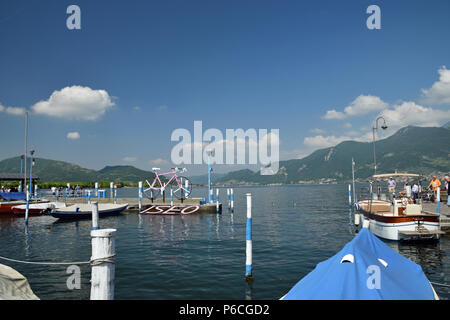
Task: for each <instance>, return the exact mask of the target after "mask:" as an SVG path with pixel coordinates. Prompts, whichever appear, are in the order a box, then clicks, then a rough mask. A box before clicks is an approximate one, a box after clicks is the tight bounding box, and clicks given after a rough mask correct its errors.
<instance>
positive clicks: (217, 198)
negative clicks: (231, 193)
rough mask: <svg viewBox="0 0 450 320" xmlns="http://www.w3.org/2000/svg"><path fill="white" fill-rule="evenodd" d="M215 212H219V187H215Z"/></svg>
mask: <svg viewBox="0 0 450 320" xmlns="http://www.w3.org/2000/svg"><path fill="white" fill-rule="evenodd" d="M216 212H217V213H219V188H217V189H216Z"/></svg>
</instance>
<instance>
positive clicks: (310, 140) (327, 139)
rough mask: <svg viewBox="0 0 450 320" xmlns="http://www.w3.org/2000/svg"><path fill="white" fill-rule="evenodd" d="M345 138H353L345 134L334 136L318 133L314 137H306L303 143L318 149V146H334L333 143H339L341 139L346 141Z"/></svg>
mask: <svg viewBox="0 0 450 320" xmlns="http://www.w3.org/2000/svg"><path fill="white" fill-rule="evenodd" d="M346 140H354V139H352V138H350V137H347V136H340V137H336V136H322V135H318V136H315V137H306V138H305V139H304V140H303V143H304V144H305V145H306V146H308V147H311V148H316V149H319V148H327V147H331V146H335V145H337V144H339V143H341V142H342V141H346Z"/></svg>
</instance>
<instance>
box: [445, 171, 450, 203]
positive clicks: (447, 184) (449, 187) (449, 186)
mask: <svg viewBox="0 0 450 320" xmlns="http://www.w3.org/2000/svg"><path fill="white" fill-rule="evenodd" d="M445 188H446V189H447V206H449V207H450V177H449V176H445Z"/></svg>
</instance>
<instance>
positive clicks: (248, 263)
mask: <svg viewBox="0 0 450 320" xmlns="http://www.w3.org/2000/svg"><path fill="white" fill-rule="evenodd" d="M245 255H246V261H245V278H246V279H250V278H253V274H252V264H253V261H252V194H251V193H247V228H246V248H245Z"/></svg>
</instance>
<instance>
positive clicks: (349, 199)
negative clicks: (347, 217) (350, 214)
mask: <svg viewBox="0 0 450 320" xmlns="http://www.w3.org/2000/svg"><path fill="white" fill-rule="evenodd" d="M348 205H349V206H350V207H351V206H352V185H351V184H349V185H348Z"/></svg>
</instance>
